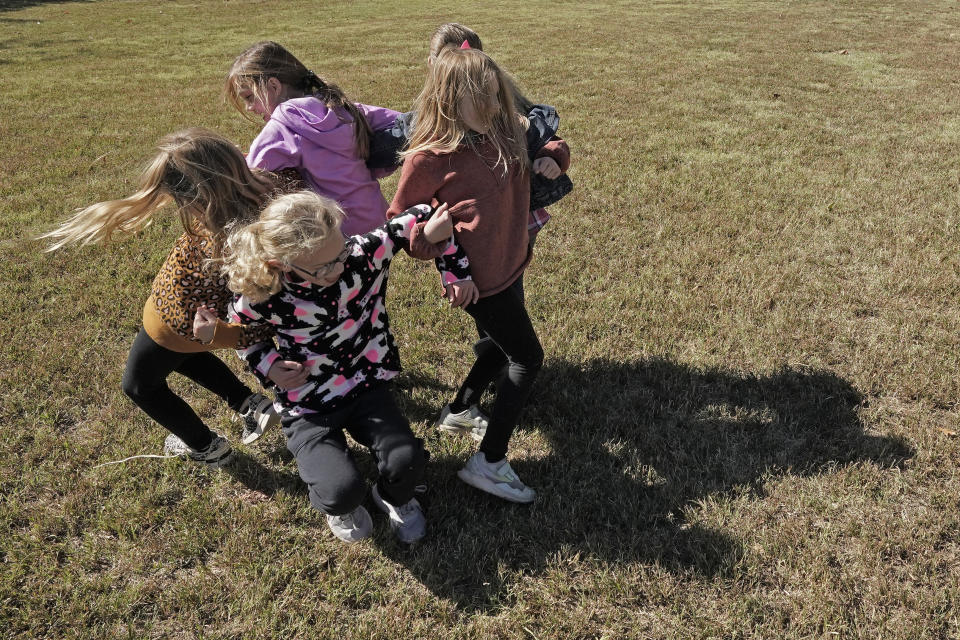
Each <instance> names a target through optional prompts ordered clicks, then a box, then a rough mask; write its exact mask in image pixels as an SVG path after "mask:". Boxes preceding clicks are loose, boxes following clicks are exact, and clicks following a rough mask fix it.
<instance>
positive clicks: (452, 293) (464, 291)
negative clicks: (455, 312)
mask: <svg viewBox="0 0 960 640" xmlns="http://www.w3.org/2000/svg"><path fill="white" fill-rule="evenodd" d="M444 291H445V292H446V294H445V295H446V296H447V300H449V301H450V306H451V307H466V306H467V305H470V304H473V303H474V302H476V301H477V300H479V299H480V290H479V289H477V285H475V284H474V283H473V280H460V281H458V282H453V283H451V284H448V285H447V286H445V287H444Z"/></svg>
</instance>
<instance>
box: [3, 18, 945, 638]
mask: <svg viewBox="0 0 960 640" xmlns="http://www.w3.org/2000/svg"><path fill="white" fill-rule="evenodd" d="M447 20H458V21H461V22H463V23H465V24H468V25H470V26H472V27H474V28H475V29H476V30H477V31H478V32H479V33H480V34H481V36H482V37H483V40H484V43H485V45H486V46H487V49H488V51H489V52H490V53H491V54H493V55H494V57H496V58H497V59H498V60H499V61H500V62H501V63H502V64H503V65H504V66H505V67H506V68H508V69H509V70H511V71H512V72H513V73H514V74H515V75H516V76H517V78H518V79H519V80H520V82H521V84H522V85H523V86H524V88H525V89H526V90H527V92H528V93H529V94H530V95H531V96H532V97H535V98H538V99H540V100H542V101H544V102H548V103H552V104H555V105H556V106H557V107H558V109H559V112H560V114H561V116H562V129H561V131H562V133H563V135H564V137H565V138H566V139H567V140H568V141H569V143H570V146H571V149H572V152H573V165H572V168H571V171H570V173H571V176H572V177H573V180H574V182H575V184H576V188H575V191H574V192H573V193H572V194H571V195H570V196H569V197H568V198H567V199H565V200H564V201H563V202H561V203H560V204H558V205H557V206H555V207H553V208H552V209H551V212H552V213H553V214H554V220H553V221H552V222H551V223H550V225H549V226H548V227H547V230H546V231H545V232H544V233H543V234H542V236H541V238H540V240H539V241H538V244H537V257H536V259H535V262H534V263H533V264H532V266H531V268H530V270H529V271H528V273H527V276H526V286H527V292H528V300H529V309H530V312H531V315H532V317H533V318H534V322H535V324H536V326H537V328H538V331H539V334H540V337H541V340H542V342H543V345H544V349H545V352H546V354H547V360H546V364H545V368H544V370H543V372H542V374H541V377H540V379H539V381H538V384H537V387H536V390H535V393H534V397H533V399H532V401H531V404H530V406H529V408H528V410H527V411H526V412H525V414H524V417H523V419H522V422H521V425H520V428H519V430H518V432H517V434H516V436H515V438H514V440H513V442H512V444H511V447H512V448H511V458H512V460H513V461H514V466H515V468H516V469H517V471H518V473H519V474H520V475H521V477H523V478H524V479H525V480H526V481H528V482H529V483H530V484H531V485H532V486H534V487H536V488H537V489H538V490H539V492H540V497H539V499H538V501H537V502H536V503H535V504H534V505H532V506H530V507H520V506H515V505H510V504H506V503H504V502H501V501H498V500H496V499H494V498H489V497H487V496H485V495H481V494H479V493H477V492H475V491H473V490H472V489H470V488H469V487H466V486H465V485H463V484H462V483H460V482H459V481H458V480H457V479H456V478H455V471H456V469H457V468H459V466H460V465H462V463H463V462H464V460H465V459H466V457H467V456H468V455H469V453H470V452H471V451H472V446H473V445H472V443H471V442H468V441H466V440H461V439H449V438H440V437H438V436H437V435H436V434H435V433H434V431H433V430H432V428H431V426H430V424H431V420H432V419H433V418H434V417H435V415H436V413H437V411H438V410H439V408H440V406H442V404H443V403H444V402H445V401H446V400H447V399H448V398H449V397H450V396H451V394H452V393H453V391H454V390H455V388H456V386H457V384H458V383H459V382H460V380H462V378H463V376H464V375H465V373H466V371H467V368H468V367H469V365H470V362H471V360H470V355H471V352H470V339H471V337H472V329H471V325H470V323H469V322H467V320H466V316H465V315H464V314H463V313H460V312H451V311H450V310H448V309H447V308H446V307H445V305H444V304H443V303H442V302H441V300H440V298H439V296H438V292H437V290H436V287H435V286H434V285H433V281H434V276H433V275H432V274H431V271H430V268H429V267H428V266H427V265H420V264H415V263H413V261H410V260H405V259H402V258H401V259H399V260H398V261H397V262H396V264H395V267H394V269H393V276H392V279H393V282H392V284H391V300H390V302H389V304H390V309H391V315H392V320H393V325H394V332H395V334H396V336H397V339H398V342H399V344H400V348H401V355H402V357H403V360H404V362H405V367H406V369H405V373H404V374H403V376H402V377H401V378H400V383H399V385H398V386H399V388H400V400H401V402H402V404H403V406H404V408H405V410H406V412H407V414H408V415H409V417H410V419H411V421H412V422H413V426H414V429H415V430H416V431H417V432H418V433H420V434H422V435H423V436H424V437H425V438H426V439H427V442H428V446H429V448H430V450H431V452H432V459H431V462H430V466H429V469H428V478H427V479H428V482H429V485H430V492H429V494H428V497H427V498H426V503H427V514H428V518H429V525H430V535H429V537H428V538H427V539H426V540H424V541H423V543H422V544H420V545H419V546H417V547H416V548H414V549H412V550H406V549H404V548H402V547H401V546H400V545H398V544H397V543H395V542H394V540H393V539H392V537H391V535H390V532H389V531H388V530H387V527H386V525H385V523H384V522H383V519H382V518H377V519H376V523H377V529H376V533H375V536H374V539H373V540H372V541H370V542H367V543H364V544H361V545H357V546H353V547H346V546H344V545H341V544H339V543H337V542H336V541H335V540H334V539H333V538H332V536H331V535H330V534H329V533H328V532H327V530H326V525H325V523H324V521H323V518H322V517H320V516H319V515H318V514H317V513H315V512H314V511H312V510H311V508H310V506H309V503H308V501H307V497H306V493H305V490H304V487H303V485H302V483H301V482H300V480H299V478H298V477H297V475H296V469H295V466H294V464H293V461H292V460H291V457H290V456H289V454H288V453H287V452H286V449H285V447H284V444H283V441H282V437H281V435H280V434H279V433H278V432H272V433H270V434H268V435H267V436H265V437H264V439H263V440H264V441H263V442H262V443H261V444H258V445H257V446H255V447H249V448H246V447H240V448H239V450H240V451H241V455H240V459H239V461H238V462H237V464H236V465H234V466H233V467H232V468H231V469H229V470H228V471H227V472H225V473H208V472H206V471H205V470H203V469H198V468H195V467H192V466H190V465H188V464H186V463H184V462H182V461H176V460H154V459H137V460H131V461H129V462H126V463H124V464H118V465H110V466H104V467H99V468H95V465H99V464H102V463H105V462H110V461H113V460H118V459H121V458H125V457H127V456H131V455H135V454H140V453H158V452H159V449H160V444H161V442H162V439H163V437H164V433H163V431H162V429H161V428H160V427H158V426H157V425H155V424H154V423H152V422H151V421H150V420H149V419H148V418H146V417H145V415H143V414H142V413H141V412H140V411H139V410H138V409H137V408H136V407H135V406H133V405H132V403H130V402H129V401H128V400H127V399H126V398H125V397H124V396H123V394H122V393H121V391H120V389H119V386H120V377H121V373H122V369H123V364H124V361H125V358H126V352H127V349H128V348H129V345H130V343H131V341H132V339H133V336H134V335H135V334H136V331H137V329H138V327H139V323H140V313H141V308H142V304H143V301H144V299H145V297H146V295H147V291H148V288H149V284H150V282H151V280H152V278H153V276H154V274H155V273H156V270H157V268H158V267H159V266H160V264H161V263H162V261H163V259H164V257H165V256H166V252H167V251H168V249H169V247H170V246H171V244H172V243H173V241H174V239H175V238H176V237H177V235H178V226H177V221H176V220H175V216H174V215H172V214H171V215H168V216H160V217H159V218H158V219H157V221H156V224H155V225H154V226H153V227H151V228H150V229H148V230H147V231H146V232H145V233H143V234H141V235H140V236H138V237H136V238H134V239H130V240H128V241H125V242H119V243H115V244H111V245H107V246H103V247H92V248H85V249H70V250H64V251H61V252H58V253H56V254H53V255H48V254H43V253H41V249H42V245H40V244H38V243H36V242H35V241H33V240H32V239H33V238H34V237H35V236H36V235H38V234H39V233H42V232H43V231H45V230H48V229H49V228H51V226H53V225H54V224H55V223H56V222H57V221H59V220H61V219H63V218H64V217H65V216H66V215H67V214H68V213H69V212H70V211H72V210H73V209H75V208H76V207H80V206H83V205H86V204H89V203H92V202H95V201H98V200H103V199H106V198H110V197H115V196H121V195H125V194H126V193H128V192H129V191H130V190H131V188H132V187H133V185H134V184H135V183H136V179H137V177H138V175H139V171H140V168H141V167H142V166H143V164H144V163H145V161H146V160H147V158H148V157H149V156H150V155H151V153H152V151H151V149H152V146H153V145H154V144H155V142H156V141H157V139H158V138H159V137H160V136H162V135H163V134H165V133H168V132H170V131H173V130H176V129H179V128H183V127H186V126H193V125H200V126H206V127H210V128H213V129H216V130H218V131H220V132H222V133H224V134H225V135H227V136H229V137H231V138H232V139H234V140H236V141H237V142H238V143H239V144H241V145H247V144H249V142H250V140H252V138H253V136H254V135H255V134H256V132H257V129H256V127H255V126H254V125H251V124H250V123H247V122H245V121H244V120H243V119H242V118H241V117H240V116H239V115H238V114H236V113H234V112H231V110H230V109H229V108H228V107H227V106H226V105H225V103H224V102H223V100H222V98H221V96H220V93H219V92H220V84H221V79H222V77H223V75H224V74H225V72H226V69H227V67H228V66H229V64H230V62H231V60H232V59H233V56H235V55H236V54H237V53H238V52H239V51H241V50H242V49H243V48H244V47H245V46H246V45H248V44H250V43H252V42H254V41H256V40H259V39H263V38H272V39H276V40H279V41H281V42H283V43H284V44H285V45H287V46H288V47H289V48H290V49H291V50H293V51H294V52H295V53H296V54H297V55H298V56H299V57H301V58H302V59H303V60H305V61H306V62H308V64H309V65H311V67H312V68H313V70H314V71H316V72H317V73H318V74H320V75H325V76H329V77H330V78H332V79H333V80H335V81H337V82H338V83H339V84H340V85H341V86H342V87H343V88H344V89H345V90H346V91H347V92H348V94H349V95H351V96H352V97H354V98H355V99H357V100H360V101H363V102H368V103H372V104H382V105H385V106H390V107H394V108H398V109H405V108H407V107H408V105H410V104H411V102H412V100H413V98H414V96H415V95H416V94H417V92H418V91H419V88H420V84H421V82H422V77H423V62H424V59H425V57H426V41H427V38H428V37H429V35H430V34H431V33H432V31H433V29H434V28H435V27H436V26H437V25H438V24H439V23H441V22H444V21H447ZM958 43H960V15H958V14H957V12H956V5H955V3H951V2H945V1H943V2H924V3H915V2H891V3H874V2H845V3H836V2H816V1H809V2H759V1H751V2H747V1H744V2H734V1H732V0H717V1H715V2H701V3H679V2H645V3H639V2H638V3H626V2H610V3H591V2H583V3H510V2H491V3H475V4H473V5H467V6H466V7H464V6H463V4H462V3H452V2H451V3H444V4H437V5H430V6H426V5H423V4H421V3H416V2H408V1H405V0H404V1H401V2H399V3H393V4H383V3H374V2H354V3H338V4H319V3H315V2H306V1H305V0H286V1H285V2H256V1H253V0H223V1H216V2H213V1H211V2H198V1H195V2H180V1H169V2H163V1H161V2H141V1H137V0H130V1H114V0H107V1H103V2H83V3H80V2H77V3H59V2H47V1H43V0H14V1H13V2H9V3H6V4H2V5H0V78H2V80H0V86H2V91H0V113H2V116H0V134H2V138H3V140H4V144H3V145H2V146H0V269H2V272H0V273H2V277H0V309H2V310H3V311H2V322H0V388H2V389H3V392H2V402H0V426H2V435H0V461H2V465H0V531H3V532H4V535H3V537H2V542H0V561H2V564H0V567H2V570H0V625H2V628H3V635H4V637H17V638H21V637H22V638H80V637H82V638H113V637H131V638H269V637H277V638H280V637H283V638H290V637H304V638H311V637H318V638H324V637H343V638H397V637H408V638H517V639H519V638H524V639H541V640H542V639H546V638H577V639H581V638H583V639H585V638H609V639H615V638H798V639H799V638H885V639H886V638H897V639H899V638H958V637H960V613H958V612H960V508H958V507H960V472H958V462H960V441H958V439H957V438H956V437H952V436H951V435H950V434H951V433H953V432H955V431H958V430H960V425H958V423H960V407H958V404H957V401H958V397H960V382H958V377H957V375H956V373H957V371H958V370H960V305H958V296H960V261H958V247H960V224H958V223H960V214H958V207H957V192H958V187H960V168H958V167H960V163H958V160H960V158H958V155H960V154H958V143H960V95H958V91H957V88H958V80H957V69H958V64H960V48H958ZM395 180H396V178H395V177H394V178H392V179H390V180H387V181H385V182H384V192H385V194H386V195H387V196H388V197H389V196H390V195H392V192H393V189H394V188H395V184H396V182H395ZM222 355H223V357H224V359H225V360H226V361H228V362H229V363H230V364H231V366H232V367H234V368H235V369H236V370H237V371H240V370H241V366H240V363H239V362H238V361H237V359H236V358H234V357H233V356H232V355H231V354H230V353H227V352H225V353H223V354H222ZM247 379H248V380H251V381H252V378H249V377H248V378H247ZM171 384H172V385H173V386H174V388H175V389H176V390H177V391H178V392H180V393H182V394H184V395H185V397H187V398H188V399H189V401H190V402H191V403H192V404H193V405H194V406H195V407H196V408H197V409H198V411H199V412H200V413H201V415H202V416H203V417H204V418H205V419H206V420H207V421H208V422H209V424H210V425H211V426H213V427H214V428H217V429H218V430H221V431H222V432H226V433H228V434H229V435H231V436H232V437H233V439H234V440H236V439H237V436H238V435H239V427H238V426H237V425H236V424H235V423H232V422H231V421H230V415H229V411H228V410H227V409H226V407H224V406H222V404H221V403H219V401H215V400H214V399H213V398H212V397H210V396H209V394H207V393H205V392H203V391H202V390H200V389H198V388H196V387H194V386H193V385H192V384H189V383H187V382H185V381H183V380H182V379H178V378H176V377H173V378H171ZM358 457H359V459H360V461H361V464H362V465H363V466H364V468H366V469H368V470H370V469H372V464H371V462H370V459H369V457H368V456H367V455H366V454H364V453H363V452H358Z"/></svg>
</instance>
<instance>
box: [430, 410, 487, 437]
mask: <svg viewBox="0 0 960 640" xmlns="http://www.w3.org/2000/svg"><path fill="white" fill-rule="evenodd" d="M487 422H488V420H487V416H485V415H483V413H482V412H481V411H480V409H479V408H478V407H477V405H472V406H471V407H470V408H469V409H466V410H464V411H461V412H460V413H452V412H451V411H450V405H446V406H445V407H444V408H443V410H442V411H441V412H440V418H439V419H438V420H437V423H436V426H437V428H438V429H440V430H441V431H446V432H447V433H463V434H466V435H468V436H470V437H471V438H473V439H474V440H476V441H477V442H480V441H481V440H483V436H485V435H486V434H487Z"/></svg>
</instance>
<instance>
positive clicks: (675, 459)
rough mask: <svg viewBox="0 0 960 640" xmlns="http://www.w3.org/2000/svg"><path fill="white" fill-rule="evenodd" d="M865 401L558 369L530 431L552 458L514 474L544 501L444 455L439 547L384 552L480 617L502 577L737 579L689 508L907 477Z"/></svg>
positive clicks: (435, 499)
mask: <svg viewBox="0 0 960 640" xmlns="http://www.w3.org/2000/svg"><path fill="white" fill-rule="evenodd" d="M862 401H863V399H862V397H861V396H860V394H859V393H858V392H857V391H856V390H855V389H853V387H852V386H851V385H850V384H849V383H848V382H847V381H845V380H843V379H842V378H839V377H837V376H836V375H834V374H832V373H829V372H825V371H804V370H797V369H789V368H788V369H783V370H781V371H778V372H776V373H774V374H771V375H764V376H750V375H742V374H739V373H735V372H730V371H725V370H722V369H711V370H698V369H692V368H690V367H686V366H684V365H679V364H675V363H672V362H667V361H663V360H651V361H642V362H636V363H628V364H620V363H611V362H606V361H602V360H598V361H594V362H591V363H590V364H588V365H587V366H584V367H578V366H573V365H570V364H565V363H558V364H554V365H549V366H547V367H545V369H544V370H543V371H542V372H541V374H540V378H539V379H538V381H537V386H536V389H535V391H534V396H533V397H532V398H531V402H530V405H529V406H528V409H527V411H526V413H525V416H524V417H523V419H522V420H521V427H522V428H533V429H539V430H541V431H542V433H543V434H544V436H545V437H546V438H547V440H548V441H549V444H550V449H551V453H550V454H549V455H548V456H546V457H544V458H541V459H525V460H517V461H516V462H515V463H513V466H514V469H515V470H516V471H517V473H518V475H519V476H520V477H521V478H523V479H524V480H525V481H526V482H528V483H529V484H530V485H531V486H533V487H535V488H536V489H537V490H538V492H539V495H538V497H537V501H536V503H534V504H533V505H531V506H522V505H513V504H509V503H507V502H504V501H501V500H498V499H496V498H493V497H490V496H487V495H486V494H482V493H480V492H477V491H475V490H473V489H471V488H469V487H466V486H465V485H463V484H462V483H460V482H459V481H458V480H457V479H456V471H457V469H458V468H459V467H460V466H461V465H462V464H463V460H462V459H461V458H456V457H450V456H448V457H446V458H442V457H440V458H438V457H437V456H434V458H433V459H432V460H431V463H430V465H429V467H428V471H427V474H428V475H427V480H428V483H429V484H430V488H431V490H430V495H429V504H428V506H427V513H428V518H429V524H430V534H429V537H428V538H427V539H426V540H424V541H423V542H422V543H421V544H420V546H419V547H417V548H414V549H412V550H405V549H403V548H401V547H400V546H398V545H395V544H390V541H389V540H382V542H383V548H384V552H385V553H387V554H388V555H389V556H391V557H392V558H393V559H395V560H396V561H397V562H400V563H402V564H404V565H405V566H406V567H407V568H408V569H409V570H410V571H411V572H412V573H413V575H415V576H416V577H417V578H418V579H420V580H421V581H422V582H423V584H425V585H426V586H427V587H428V588H429V589H431V590H432V591H433V592H434V593H435V594H436V595H437V596H438V597H442V598H447V599H450V600H451V601H453V602H455V603H456V604H457V606H458V607H460V608H462V609H466V610H480V611H491V610H496V609H500V608H502V607H504V606H508V605H509V602H510V600H511V598H512V597H513V596H512V595H511V593H512V589H511V585H510V584H505V583H504V579H503V578H501V577H500V576H503V575H507V576H512V575H515V573H514V572H517V571H519V572H522V573H524V574H534V575H543V574H544V573H546V572H548V571H551V570H552V568H553V567H555V566H557V565H558V563H559V562H561V559H562V558H564V557H572V556H578V557H579V558H580V559H581V561H584V560H585V561H588V562H600V563H604V562H609V563H643V564H656V565H658V566H660V567H662V568H664V569H666V570H668V571H673V572H678V573H688V572H693V573H697V574H700V575H704V576H714V575H726V574H728V573H729V572H731V571H733V570H735V567H736V565H737V562H738V560H739V559H740V558H741V556H742V551H741V550H742V543H741V541H740V540H739V539H737V538H736V537H735V536H734V535H731V534H730V533H728V532H726V531H722V530H711V529H709V528H704V527H702V526H700V525H698V524H697V523H687V522H685V521H684V518H685V509H686V507H687V506H688V505H690V504H691V503H695V502H697V501H699V500H703V499H709V498H710V497H711V496H717V497H722V496H723V495H724V494H730V493H742V492H748V493H751V494H755V495H756V494H762V493H763V487H764V484H765V482H766V481H767V480H769V479H770V478H771V477H777V476H783V475H787V474H791V475H798V476H809V475H814V474H817V473H821V472H823V471H824V470H827V469H830V468H835V467H837V466H842V465H845V464H849V463H853V462H857V461H864V462H870V463H872V464H876V465H880V466H881V467H885V468H889V467H896V466H898V465H900V464H901V463H902V462H903V460H904V459H906V458H908V457H910V456H912V454H913V451H912V449H911V448H910V447H909V446H908V445H907V444H906V443H905V442H904V441H901V440H899V439H894V438H888V437H877V436H872V435H869V434H866V433H865V432H864V430H863V426H862V425H861V423H860V421H859V418H858V416H857V408H858V407H859V406H860V405H861V403H862ZM433 410H434V411H435V410H436V409H435V408H434V409H433ZM431 437H433V436H431ZM428 446H429V443H428ZM504 569H506V571H503V570H504ZM508 579H509V580H513V578H508Z"/></svg>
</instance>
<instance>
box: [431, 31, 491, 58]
mask: <svg viewBox="0 0 960 640" xmlns="http://www.w3.org/2000/svg"><path fill="white" fill-rule="evenodd" d="M464 42H466V43H467V44H469V45H470V48H471V49H479V50H480V51H483V43H482V42H481V41H480V36H478V35H477V32H476V31H474V30H473V29H471V28H470V27H465V26H463V25H462V24H460V23H459V22H447V23H446V24H442V25H440V26H439V27H437V30H436V31H434V33H433V37H432V38H430V57H431V58H433V59H436V57H437V56H438V55H440V52H441V51H443V50H444V49H446V48H447V47H456V48H460V45H462V44H463V43H464Z"/></svg>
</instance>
